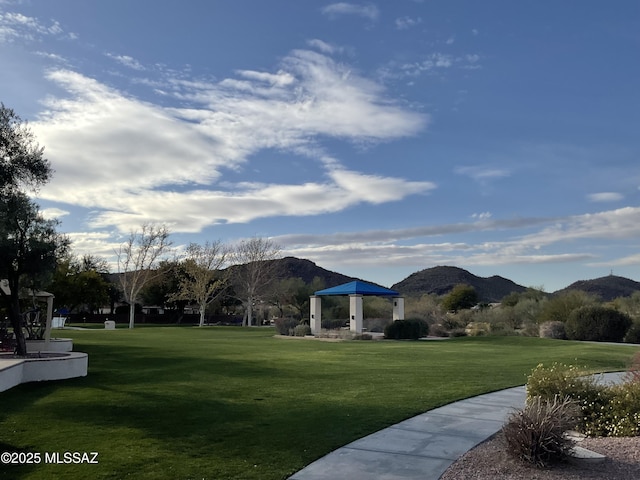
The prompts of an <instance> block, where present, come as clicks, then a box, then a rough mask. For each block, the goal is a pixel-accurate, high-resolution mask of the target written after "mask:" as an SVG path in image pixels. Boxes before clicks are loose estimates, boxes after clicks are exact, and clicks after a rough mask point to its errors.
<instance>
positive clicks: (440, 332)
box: [429, 323, 449, 337]
mask: <svg viewBox="0 0 640 480" xmlns="http://www.w3.org/2000/svg"><path fill="white" fill-rule="evenodd" d="M429 334H430V335H432V336H434V337H448V336H449V332H447V329H446V328H444V327H443V326H442V325H440V324H439V323H436V324H434V325H431V326H430V327H429Z"/></svg>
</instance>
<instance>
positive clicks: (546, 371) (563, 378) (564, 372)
mask: <svg viewBox="0 0 640 480" xmlns="http://www.w3.org/2000/svg"><path fill="white" fill-rule="evenodd" d="M603 388H604V387H602V386H601V385H598V384H597V383H596V381H595V380H594V378H593V377H589V376H585V372H583V371H582V370H580V369H579V368H578V367H576V366H573V365H564V364H562V363H553V364H552V365H551V366H550V367H545V366H544V365H543V364H541V363H540V364H538V366H537V367H536V368H534V369H533V371H532V372H531V375H529V378H528V380H527V398H528V399H529V398H534V397H542V398H543V399H545V400H551V399H552V398H554V397H555V396H556V395H560V396H561V397H570V398H572V399H574V400H578V401H583V402H589V401H593V400H594V399H595V398H597V397H598V392H599V391H600V390H602V389H603Z"/></svg>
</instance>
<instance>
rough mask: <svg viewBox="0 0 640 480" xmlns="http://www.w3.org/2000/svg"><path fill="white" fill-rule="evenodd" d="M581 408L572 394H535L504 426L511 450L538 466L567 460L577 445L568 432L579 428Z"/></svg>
mask: <svg viewBox="0 0 640 480" xmlns="http://www.w3.org/2000/svg"><path fill="white" fill-rule="evenodd" d="M578 416H579V409H578V407H577V405H576V403H575V402H574V401H573V400H571V399H570V398H568V397H560V396H557V395H556V396H554V397H553V398H552V399H551V400H548V399H545V398H542V397H533V398H532V399H531V400H530V401H529V402H527V404H526V405H525V407H524V408H523V409H522V410H519V411H517V412H514V413H513V414H511V415H510V416H509V418H508V419H507V422H506V423H505V425H504V426H503V427H502V432H503V434H504V438H505V441H506V444H507V451H508V452H509V453H510V454H511V455H513V456H515V457H516V458H519V459H521V460H524V461H525V462H528V463H531V464H533V465H535V466H537V467H546V466H548V465H550V464H551V463H553V462H557V461H561V460H564V459H565V458H567V457H568V455H569V452H570V451H571V449H572V448H573V446H574V442H573V441H572V440H571V439H570V438H568V437H567V436H566V435H565V432H566V431H567V430H571V429H573V428H575V426H576V424H577V418H578Z"/></svg>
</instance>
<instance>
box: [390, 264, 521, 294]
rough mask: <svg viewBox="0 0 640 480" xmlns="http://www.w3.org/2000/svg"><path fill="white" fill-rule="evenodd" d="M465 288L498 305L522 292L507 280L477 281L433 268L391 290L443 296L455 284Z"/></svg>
mask: <svg viewBox="0 0 640 480" xmlns="http://www.w3.org/2000/svg"><path fill="white" fill-rule="evenodd" d="M461 283H462V284H466V285H470V286H472V287H473V288H475V290H476V292H477V293H478V297H479V299H480V301H481V302H487V303H490V302H499V301H500V300H502V298H504V297H505V296H506V295H508V294H510V293H512V292H522V291H524V290H526V288H525V287H523V286H522V285H518V284H516V283H514V282H512V281H511V280H509V279H506V278H503V277H499V276H497V275H494V276H493V277H489V278H483V277H478V276H476V275H474V274H472V273H470V272H468V271H466V270H464V269H462V268H458V267H446V266H440V267H433V268H427V269H425V270H421V271H419V272H416V273H413V274H411V275H409V276H408V277H407V278H405V279H404V280H402V281H401V282H398V283H396V284H395V285H393V286H392V287H391V288H392V289H393V290H397V291H399V292H400V293H401V294H403V295H420V294H425V293H429V294H436V295H445V294H447V293H449V292H450V291H451V289H452V288H453V287H455V286H456V285H458V284H461Z"/></svg>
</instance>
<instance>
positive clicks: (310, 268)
mask: <svg viewBox="0 0 640 480" xmlns="http://www.w3.org/2000/svg"><path fill="white" fill-rule="evenodd" d="M272 261H273V262H276V263H277V267H276V268H277V272H278V277H279V278H281V279H284V278H301V279H302V280H303V281H304V282H305V283H311V282H312V281H313V279H314V278H316V277H320V278H321V279H322V280H323V281H324V285H325V287H324V288H330V287H335V286H336V285H341V284H343V283H347V282H352V281H353V280H359V279H358V278H353V277H347V276H346V275H342V274H341V273H337V272H332V271H331V270H326V269H324V268H322V267H319V266H317V265H316V264H315V263H313V262H312V261H311V260H304V259H301V258H295V257H284V258H281V259H278V260H272Z"/></svg>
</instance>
